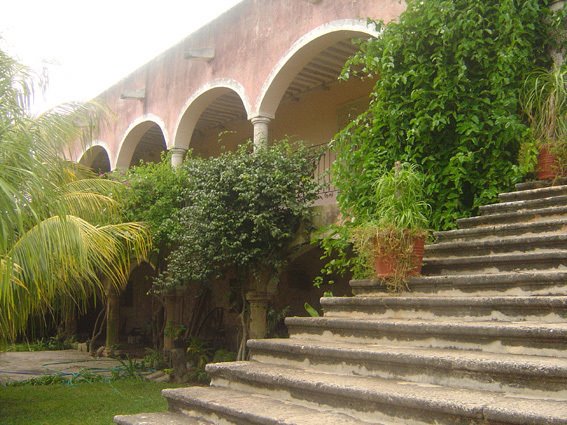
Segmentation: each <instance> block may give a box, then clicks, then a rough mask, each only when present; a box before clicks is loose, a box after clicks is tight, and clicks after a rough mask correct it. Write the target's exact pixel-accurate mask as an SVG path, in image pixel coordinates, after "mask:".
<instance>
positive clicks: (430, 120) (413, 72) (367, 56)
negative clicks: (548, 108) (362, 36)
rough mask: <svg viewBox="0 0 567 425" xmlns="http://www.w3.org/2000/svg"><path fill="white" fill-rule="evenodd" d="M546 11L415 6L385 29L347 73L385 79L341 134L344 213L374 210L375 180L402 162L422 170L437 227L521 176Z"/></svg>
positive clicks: (513, 6) (444, 3) (528, 5)
mask: <svg viewBox="0 0 567 425" xmlns="http://www.w3.org/2000/svg"><path fill="white" fill-rule="evenodd" d="M548 14H549V11H548V9H547V7H545V6H543V5H542V2H540V1H538V0H521V1H512V0H504V1H499V0H487V1H469V0H456V1H455V0H424V1H416V0H410V1H408V7H407V10H406V11H405V12H404V13H403V14H402V15H401V17H400V19H399V21H398V22H392V23H390V24H388V25H387V26H382V25H381V24H378V27H379V29H382V33H381V36H380V37H378V38H376V39H373V40H370V41H367V42H364V43H363V44H362V45H361V51H360V52H359V53H358V54H357V55H355V56H354V57H353V58H352V59H351V60H349V62H348V63H347V66H346V68H345V71H344V73H343V77H344V78H348V77H350V76H352V75H353V74H356V75H362V76H379V79H378V80H377V82H376V85H375V87H374V90H373V93H372V99H371V103H370V106H369V109H368V111H367V112H366V113H364V114H362V115H361V116H359V117H358V118H357V119H355V120H354V121H353V122H351V123H350V124H349V125H348V126H347V127H346V128H345V129H344V130H343V131H341V133H339V134H338V136H337V138H336V141H335V147H336V150H337V161H336V163H335V164H336V166H335V170H334V171H335V184H336V186H337V187H338V188H339V191H340V192H339V204H340V207H341V210H342V211H343V213H347V214H348V215H349V216H351V217H363V216H365V215H368V212H369V211H372V210H374V209H375V207H376V205H375V203H376V198H375V197H374V182H375V181H376V179H377V178H378V177H379V176H380V175H382V174H383V172H384V171H385V170H388V169H390V168H391V167H392V166H393V164H394V162H395V161H402V162H410V163H414V164H419V165H420V166H421V167H422V169H423V170H424V171H425V172H426V181H425V193H426V196H427V199H428V200H429V201H430V203H431V206H432V210H433V216H432V226H433V227H434V228H437V229H446V228H450V227H452V226H454V225H455V221H456V219H457V218H460V217H463V216H467V215H470V214H471V213H472V212H474V210H475V209H476V208H477V207H478V206H480V205H482V204H485V203H488V202H490V201H493V200H494V199H496V196H497V194H498V193H499V192H501V191H502V190H504V189H507V188H509V187H510V186H511V185H512V184H513V183H515V182H517V181H518V180H519V179H521V178H522V172H523V171H524V170H522V169H520V168H519V167H518V166H517V156H518V151H519V149H520V143H521V142H522V141H523V140H524V139H525V138H526V137H527V136H528V134H529V133H528V128H527V126H526V125H525V124H524V123H523V122H522V118H521V116H520V114H519V105H518V95H519V90H520V87H521V85H522V81H523V79H524V78H525V76H526V75H527V74H528V72H529V71H531V70H532V69H533V68H534V67H535V66H536V65H541V64H543V61H544V60H543V59H542V58H544V57H545V49H546V46H547V41H548V34H547V33H546V28H547V27H546V25H545V21H546V17H547V16H548Z"/></svg>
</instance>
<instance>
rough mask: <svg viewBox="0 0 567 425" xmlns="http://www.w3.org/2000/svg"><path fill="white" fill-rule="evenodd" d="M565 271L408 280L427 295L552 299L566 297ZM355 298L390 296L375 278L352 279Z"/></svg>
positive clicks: (415, 292)
mask: <svg viewBox="0 0 567 425" xmlns="http://www.w3.org/2000/svg"><path fill="white" fill-rule="evenodd" d="M566 283H567V271H547V270H543V271H530V272H506V273H494V274H482V273H481V274H452V275H446V276H441V275H433V276H415V277H412V278H410V279H409V281H408V283H407V286H408V289H409V292H410V293H411V294H412V295H414V296H416V295H428V296H432V295H433V296H463V297H464V296H469V297H476V296H534V295H536V296H545V295H547V296H551V295H563V296H565V295H567V285H566ZM350 286H351V288H352V292H353V294H354V295H356V296H357V297H359V296H372V297H383V296H391V294H389V293H387V292H386V289H385V286H384V285H383V284H382V283H381V282H380V280H376V279H364V280H351V281H350Z"/></svg>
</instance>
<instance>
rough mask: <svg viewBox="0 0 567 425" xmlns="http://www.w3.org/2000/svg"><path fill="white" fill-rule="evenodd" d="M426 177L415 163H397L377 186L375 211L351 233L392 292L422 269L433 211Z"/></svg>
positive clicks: (379, 276)
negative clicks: (427, 191)
mask: <svg viewBox="0 0 567 425" xmlns="http://www.w3.org/2000/svg"><path fill="white" fill-rule="evenodd" d="M424 179H425V176H424V175H423V174H422V173H420V172H419V171H418V169H417V167H416V166H415V165H412V164H409V163H404V164H402V163H399V162H397V163H396V164H395V166H394V168H393V169H392V170H389V171H388V172H386V173H384V174H383V175H382V176H380V178H379V179H378V180H377V181H376V183H375V185H374V189H375V201H376V202H375V207H374V208H373V210H372V213H371V214H369V216H368V217H366V218H364V219H361V220H359V222H358V223H356V221H355V225H354V226H353V228H352V229H351V232H350V234H351V241H352V243H353V245H354V249H355V251H356V252H357V253H358V255H361V256H362V257H363V259H364V261H365V263H366V264H367V265H368V269H369V270H373V274H374V276H375V277H377V278H379V279H380V280H382V281H383V282H384V283H385V284H386V287H387V288H388V290H390V291H394V292H399V291H401V290H402V289H404V288H405V281H406V280H407V277H408V276H410V275H413V274H419V273H420V272H421V264H422V259H423V251H424V244H425V239H426V237H427V233H428V231H427V229H428V225H429V215H430V210H431V207H430V206H429V204H427V202H425V193H424Z"/></svg>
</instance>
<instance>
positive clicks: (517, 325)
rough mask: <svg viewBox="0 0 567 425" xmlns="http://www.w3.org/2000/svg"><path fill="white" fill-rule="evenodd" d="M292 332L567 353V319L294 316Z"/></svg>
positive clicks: (289, 323)
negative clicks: (540, 320) (548, 320)
mask: <svg viewBox="0 0 567 425" xmlns="http://www.w3.org/2000/svg"><path fill="white" fill-rule="evenodd" d="M285 323H286V325H287V327H288V330H289V333H290V337H291V338H294V339H295V338H297V339H302V340H312V341H338V342H354V343H364V344H381V345H395V346H401V347H431V348H455V349H462V350H478V351H483V352H488V353H510V354H523V355H539V356H556V357H567V323H566V322H559V323H538V322H535V323H534V322H489V321H484V322H482V321H480V322H461V321H455V320H452V321H441V320H436V321H428V320H417V319H416V320H395V319H382V320H373V319H351V318H336V317H288V318H286V320H285Z"/></svg>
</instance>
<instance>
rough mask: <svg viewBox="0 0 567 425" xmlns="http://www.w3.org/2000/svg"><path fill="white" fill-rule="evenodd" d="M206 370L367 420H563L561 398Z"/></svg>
mask: <svg viewBox="0 0 567 425" xmlns="http://www.w3.org/2000/svg"><path fill="white" fill-rule="evenodd" d="M207 372H208V373H209V374H210V376H211V378H212V385H214V386H215V387H226V388H230V389H234V390H236V391H250V392H251V391H255V392H261V393H262V394H265V395H271V396H273V397H278V398H280V399H282V398H283V399H285V400H287V401H293V402H294V403H295V402H299V400H301V401H302V402H303V403H305V405H306V406H307V407H317V408H324V407H327V408H331V409H333V410H336V411H340V412H342V413H344V414H347V415H349V416H353V417H356V418H357V419H358V420H359V421H367V422H370V423H377V422H382V423H387V424H392V425H395V424H433V423H437V424H451V425H465V424H466V425H470V424H471V423H474V424H477V423H478V424H480V423H483V424H484V423H486V424H488V423H490V424H501V425H502V424H548V425H551V424H565V423H567V403H565V402H564V400H553V399H541V398H527V397H526V398H524V397H520V396H514V395H512V394H507V393H498V392H490V391H474V390H469V389H457V388H448V387H444V386H438V385H431V384H419V383H413V382H409V381H398V380H388V379H381V378H377V377H365V376H347V375H336V374H331V373H321V372H314V371H307V370H303V369H297V368H291V367H277V366H274V365H265V364H261V363H258V362H234V363H216V364H211V365H208V366H207ZM250 404H251V403H250ZM311 419H312V420H314V418H311ZM316 423H321V424H325V423H326V422H324V421H318V420H317V422H316Z"/></svg>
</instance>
